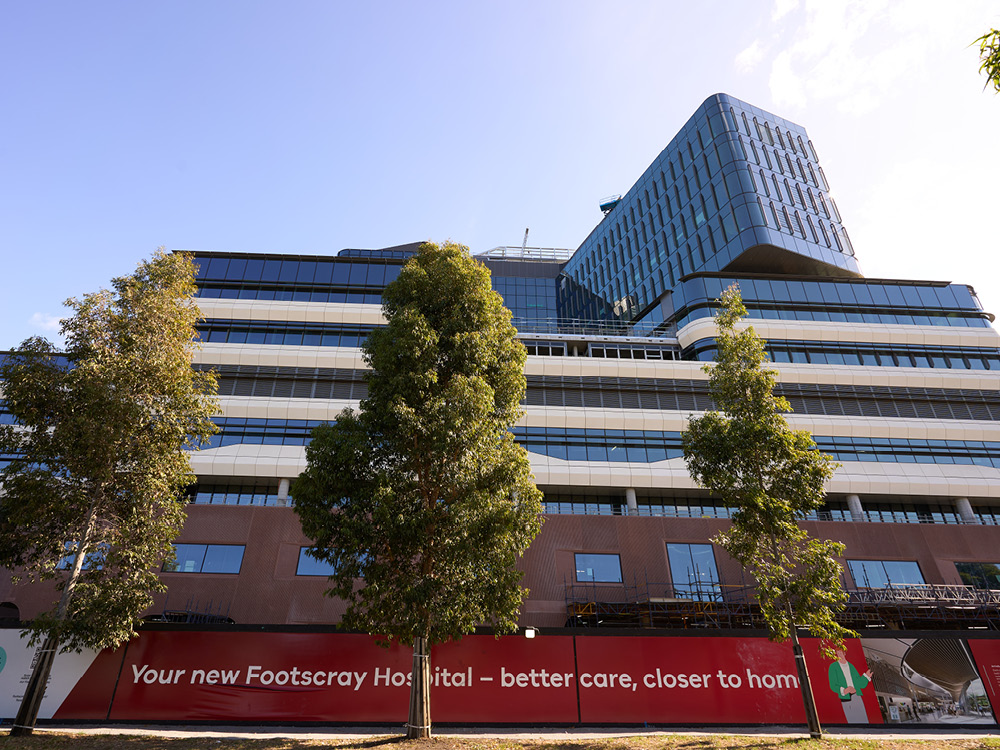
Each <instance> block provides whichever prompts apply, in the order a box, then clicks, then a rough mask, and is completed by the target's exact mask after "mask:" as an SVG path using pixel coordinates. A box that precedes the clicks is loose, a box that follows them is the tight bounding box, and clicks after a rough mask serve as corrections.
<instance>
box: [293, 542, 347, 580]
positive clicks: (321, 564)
mask: <svg viewBox="0 0 1000 750" xmlns="http://www.w3.org/2000/svg"><path fill="white" fill-rule="evenodd" d="M310 549H311V547H299V564H298V566H297V567H296V569H295V575H297V576H332V575H333V574H334V573H336V572H337V568H336V566H335V565H334V564H333V563H330V562H327V561H326V560H317V559H316V558H314V557H312V556H311V555H309V550H310Z"/></svg>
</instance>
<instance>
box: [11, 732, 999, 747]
mask: <svg viewBox="0 0 1000 750" xmlns="http://www.w3.org/2000/svg"><path fill="white" fill-rule="evenodd" d="M139 731H142V730H139ZM177 734H184V735H185V736H170V735H177ZM286 734H288V733H286ZM315 747H336V748H343V749H344V750H703V749H704V750H710V749H718V750H723V749H725V750H730V749H733V750H737V749H739V748H746V750H869V749H871V750H876V749H877V750H938V749H939V748H940V749H942V750H979V748H996V749H998V750H1000V737H997V736H986V735H983V736H981V737H970V736H968V735H965V736H963V737H961V738H954V737H948V736H946V735H941V736H934V737H928V736H927V735H921V738H919V739H918V738H900V737H899V736H893V737H892V738H885V737H879V736H872V737H866V738H858V737H856V736H852V737H838V736H836V735H833V736H828V737H827V738H826V739H823V740H820V741H816V740H810V739H807V738H803V737H802V736H801V735H781V736H769V735H764V734H749V735H726V734H689V735H684V734H660V733H656V734H645V735H641V736H634V737H626V736H621V737H617V736H616V737H593V736H573V735H569V734H565V733H562V732H554V733H553V734H552V735H551V736H550V737H548V738H545V739H522V738H514V737H509V736H508V737H503V736H472V735H465V736H459V737H455V736H441V737H438V738H435V739H431V740H413V741H407V740H404V739H402V738H401V737H392V736H375V735H372V736H365V737H358V736H338V735H332V734H331V735H327V736H317V735H316V734H312V733H309V734H305V733H304V734H303V736H301V737H290V736H281V737H275V736H265V737H247V736H245V735H244V733H242V732H233V733H224V732H219V731H218V730H213V729H206V730H205V732H204V733H203V734H200V735H198V736H196V735H194V733H188V732H183V733H182V732H171V731H166V732H163V733H160V734H157V735H154V736H150V735H148V734H106V733H98V732H93V731H92V732H87V733H85V734H80V733H72V732H65V731H50V730H42V731H38V732H36V733H35V735H34V736H33V737H25V738H17V739H13V738H10V737H7V736H0V750H22V748H23V749H25V750H27V749H28V748H30V749H31V750H160V749H161V748H162V749H163V750H210V749H211V750H218V748H225V750H299V749H300V748H315Z"/></svg>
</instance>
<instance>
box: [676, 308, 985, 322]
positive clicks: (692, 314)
mask: <svg viewBox="0 0 1000 750" xmlns="http://www.w3.org/2000/svg"><path fill="white" fill-rule="evenodd" d="M746 309H747V317H748V318H751V319H757V320H804V321H819V322H821V323H875V324H879V325H911V326H942V327H951V328H989V327H990V323H989V321H988V320H987V319H986V317H985V316H984V315H983V313H981V312H954V311H951V312H948V311H945V310H931V309H923V310H919V311H912V312H907V311H897V310H890V309H888V308H875V309H865V308H862V307H851V308H846V307H845V308H841V309H837V308H835V307H827V306H823V307H817V306H813V307H806V306H804V305H784V306H781V307H779V306H776V305H775V306H768V305H767V304H756V303H753V302H750V303H747V304H746ZM716 310H717V307H716V306H715V305H714V304H707V303H705V304H700V305H695V306H694V307H689V308H687V309H686V311H685V312H684V314H683V315H681V317H680V318H679V319H678V321H677V327H678V328H683V327H684V326H686V325H688V324H689V323H694V322H695V321H698V320H704V319H705V318H711V317H714V315H715V313H716Z"/></svg>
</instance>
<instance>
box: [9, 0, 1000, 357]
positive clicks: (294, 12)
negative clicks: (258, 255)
mask: <svg viewBox="0 0 1000 750" xmlns="http://www.w3.org/2000/svg"><path fill="white" fill-rule="evenodd" d="M990 26H1000V8H998V6H997V5H996V3H994V2H987V1H986V0H968V1H963V2H962V3H956V4H951V5H949V4H945V3H942V2H940V0H933V2H922V1H917V0H913V1H912V2H907V3H899V2H887V1H886V2H881V1H879V0H862V1H860V2H838V1H836V0H817V1H816V2H811V3H810V2H804V3H800V2H796V1H795V0H778V1H777V2H753V1H747V2H731V3H723V2H711V1H708V2H698V3H681V2H627V1H624V2H615V3H609V2H606V1H605V2H585V1H581V0H572V1H571V2H541V1H540V0H534V1H533V2H518V1H509V0H508V1H505V2H502V3H500V2H497V3H485V2H457V1H456V2H450V3H442V2H426V1H422V2H378V3H375V2H373V3H347V2H342V3H339V2H302V1H296V2H250V1H248V0H241V1H240V2H220V1H213V2H168V3H167V2H161V3H151V2H142V3H137V2H99V1H93V2H86V3H81V2H75V1H74V2H42V3H30V2H21V3H17V2H8V3H5V4H4V5H3V7H2V9H0V70H2V71H3V72H2V74H0V258H2V261H3V266H2V267H3V269H4V284H3V288H4V291H3V293H2V294H0V325H2V328H0V349H2V348H9V347H11V346H14V345H15V344H17V343H18V342H19V341H21V340H22V339H23V338H25V337H26V336H29V335H33V334H44V335H48V336H50V337H51V336H52V335H53V332H52V327H53V325H54V323H53V321H54V320H55V319H56V318H57V317H58V316H59V315H60V314H62V310H63V308H62V307H61V302H62V300H64V299H65V298H67V297H69V296H74V295H80V294H83V293H85V292H88V291H94V290H96V289H98V288H99V287H101V286H105V285H107V283H108V281H109V279H110V278H111V277H112V276H115V275H121V274H124V273H129V272H130V271H131V270H132V269H133V268H134V267H135V264H136V263H137V262H138V261H139V260H140V259H141V258H144V257H147V256H148V255H149V253H150V252H151V251H152V250H153V249H154V248H156V247H157V246H159V245H164V246H166V247H167V248H169V249H212V250H234V251H276V252H289V253H295V252H301V253H330V254H333V253H335V252H336V251H337V250H339V249H340V248H343V247H381V246H385V245H393V244H399V243H403V242H410V241H415V240H423V239H433V240H444V239H448V238H450V239H453V240H456V241H458V242H462V243H464V244H467V245H469V246H470V247H471V248H472V249H473V251H478V250H485V249H487V248H490V247H494V246H496V245H502V244H511V245H519V244H520V243H521V239H522V236H523V233H524V229H525V227H530V228H531V235H530V239H529V244H530V245H532V246H543V247H572V248H575V247H576V246H577V245H578V244H579V243H580V242H581V241H582V240H583V238H584V237H586V235H587V234H588V232H589V231H590V230H591V229H592V228H593V226H594V225H595V224H596V223H597V221H598V220H599V219H600V217H601V214H600V212H599V210H598V201H599V199H601V198H603V197H604V196H606V195H609V194H612V193H618V192H624V191H625V190H626V189H628V187H629V186H630V185H631V184H632V182H633V181H634V180H635V179H636V178H637V177H638V176H639V174H640V173H641V172H642V170H643V169H644V168H645V166H646V165H647V164H649V162H650V161H651V160H652V159H653V158H654V157H655V156H656V154H657V153H659V151H660V150H661V149H662V148H663V147H664V146H665V145H666V144H667V142H668V141H669V140H670V138H671V137H672V136H673V135H674V133H675V132H676V131H677V129H678V128H679V127H680V126H681V125H682V124H683V123H684V122H685V121H686V119H687V118H688V117H689V116H690V114H691V113H692V112H693V111H694V109H695V108H696V107H697V106H698V105H699V104H700V103H701V102H702V101H703V100H704V99H705V98H706V97H707V96H709V95H710V94H713V93H715V92H718V91H725V92H727V93H730V94H733V95H735V96H737V97H739V98H741V99H745V100H747V101H749V102H751V103H754V104H756V105H758V106H760V107H763V108H764V109H767V110H770V111H772V112H775V113H777V114H779V115H781V116H783V117H786V118H788V119H790V120H793V121H795V122H797V123H799V124H801V125H803V126H805V127H806V128H807V129H808V131H809V133H810V135H811V137H812V139H813V141H814V143H815V144H816V146H817V149H818V151H819V155H820V159H821V161H822V163H823V164H824V166H825V169H826V173H827V176H828V177H829V179H830V182H831V185H832V187H833V192H834V195H835V196H836V199H837V202H838V204H839V206H840V209H841V213H842V214H843V217H844V223H845V226H846V227H847V229H848V232H849V233H850V235H851V237H852V240H853V243H854V246H855V249H856V250H857V253H858V257H859V260H860V262H861V265H862V270H863V271H864V272H865V273H866V275H868V276H895V277H908V278H934V279H941V280H953V281H962V282H966V283H971V284H973V285H974V286H975V287H976V289H977V291H978V292H979V295H980V299H981V300H982V302H983V304H984V306H985V307H986V308H987V309H988V310H990V311H992V312H996V313H1000V280H998V274H997V271H998V269H1000V260H998V257H1000V246H998V245H1000V242H998V239H997V223H998V215H1000V209H998V208H997V188H996V176H997V175H998V174H1000V135H998V134H1000V96H997V95H994V94H992V93H990V92H984V91H983V83H984V81H983V79H982V78H981V77H980V76H979V74H978V71H977V68H978V56H977V51H976V50H975V49H974V48H971V47H969V46H968V45H969V43H970V42H971V41H972V40H973V39H974V38H975V37H976V36H978V35H979V34H981V33H983V31H985V30H986V29H987V28H989V27H990Z"/></svg>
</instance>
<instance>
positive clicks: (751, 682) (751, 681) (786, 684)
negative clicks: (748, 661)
mask: <svg viewBox="0 0 1000 750" xmlns="http://www.w3.org/2000/svg"><path fill="white" fill-rule="evenodd" d="M747 685H748V686H749V687H752V688H759V687H763V688H767V689H768V690H773V689H774V688H778V689H779V690H791V689H792V688H795V689H796V690H798V688H799V680H798V678H797V677H796V676H795V675H793V674H779V675H773V674H761V675H758V674H754V673H753V672H751V671H750V670H749V669H748V670H747Z"/></svg>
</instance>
